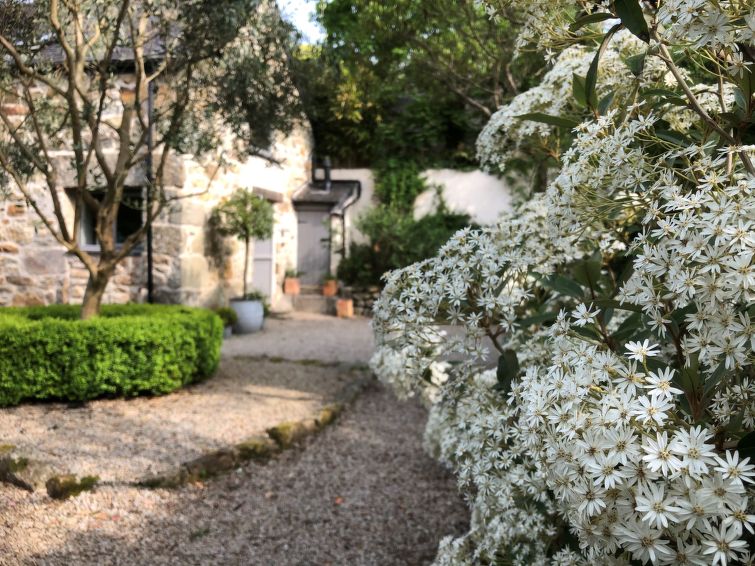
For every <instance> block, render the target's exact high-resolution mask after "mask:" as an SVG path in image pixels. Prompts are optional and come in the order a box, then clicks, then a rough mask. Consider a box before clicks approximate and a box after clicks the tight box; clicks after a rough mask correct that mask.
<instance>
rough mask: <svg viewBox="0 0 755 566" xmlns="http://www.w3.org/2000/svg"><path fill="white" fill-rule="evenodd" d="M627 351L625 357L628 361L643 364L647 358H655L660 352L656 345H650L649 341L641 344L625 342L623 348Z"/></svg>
mask: <svg viewBox="0 0 755 566" xmlns="http://www.w3.org/2000/svg"><path fill="white" fill-rule="evenodd" d="M625 348H626V350H627V357H628V358H629V359H630V360H637V361H638V362H641V363H645V360H646V359H647V358H651V357H653V356H657V355H658V354H659V353H660V351H659V350H658V349H657V348H658V345H657V344H652V345H651V344H650V340H647V339H645V340H643V341H642V342H627V344H626V346H625Z"/></svg>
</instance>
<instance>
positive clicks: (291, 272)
mask: <svg viewBox="0 0 755 566" xmlns="http://www.w3.org/2000/svg"><path fill="white" fill-rule="evenodd" d="M300 275H301V273H299V272H298V271H296V270H295V269H287V270H286V277H285V279H283V292H284V293H285V294H286V295H298V294H299V293H301V285H299V276H300Z"/></svg>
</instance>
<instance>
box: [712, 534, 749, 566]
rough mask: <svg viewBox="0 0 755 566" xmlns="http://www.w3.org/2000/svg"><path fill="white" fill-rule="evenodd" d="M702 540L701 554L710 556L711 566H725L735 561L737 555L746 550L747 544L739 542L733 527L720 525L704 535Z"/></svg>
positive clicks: (742, 541)
mask: <svg viewBox="0 0 755 566" xmlns="http://www.w3.org/2000/svg"><path fill="white" fill-rule="evenodd" d="M704 536H705V538H703V553H704V554H708V555H710V554H712V555H713V561H712V562H711V564H713V565H715V564H722V565H723V566H726V565H727V564H729V563H730V561H731V560H736V559H737V557H738V554H737V553H742V552H745V551H746V550H747V542H746V541H744V540H739V532H738V529H737V527H736V526H734V525H729V526H727V525H723V524H722V525H720V526H719V527H718V528H714V529H712V530H711V531H710V533H706V534H705V535H704Z"/></svg>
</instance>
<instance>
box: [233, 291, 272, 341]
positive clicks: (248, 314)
mask: <svg viewBox="0 0 755 566" xmlns="http://www.w3.org/2000/svg"><path fill="white" fill-rule="evenodd" d="M231 308H232V309H233V310H234V311H235V312H236V314H237V315H238V317H239V321H238V322H237V323H236V325H235V326H234V327H233V332H234V333H235V334H249V333H250V332H257V331H258V330H261V329H262V324H263V323H264V321H265V310H264V309H263V307H262V301H242V300H240V299H231Z"/></svg>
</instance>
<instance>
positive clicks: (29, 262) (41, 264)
mask: <svg viewBox="0 0 755 566" xmlns="http://www.w3.org/2000/svg"><path fill="white" fill-rule="evenodd" d="M59 196H60V198H61V202H63V203H64V204H65V203H66V200H64V199H67V197H66V195H65V194H61V195H59ZM67 208H68V209H70V208H71V207H67ZM66 212H67V213H68V214H67V215H68V216H69V217H70V215H72V213H73V211H72V210H66ZM88 277H89V273H88V272H87V270H86V269H85V268H84V266H83V264H82V263H81V261H79V259H78V258H76V257H75V256H73V255H71V254H69V253H67V252H66V250H65V248H63V247H62V246H61V245H60V244H58V242H57V241H56V240H55V239H54V238H53V237H52V235H51V234H50V233H49V232H48V230H47V228H46V227H45V226H44V225H42V223H41V222H40V220H39V218H38V217H37V215H36V213H35V212H34V211H33V210H31V209H30V207H28V206H27V204H26V203H25V202H24V201H23V200H14V199H11V200H7V201H5V202H0V305H9V306H27V305H28V306H31V305H46V304H53V303H79V302H81V299H82V298H83V296H84V289H85V288H86V283H87V279H88ZM143 279H144V277H143V269H142V266H141V258H139V257H129V258H127V259H126V260H125V261H124V262H123V263H122V264H121V265H120V266H119V268H118V270H117V272H116V274H115V276H114V277H113V279H112V280H111V283H110V285H109V286H108V289H107V293H106V295H105V301H106V302H112V303H125V302H129V301H139V300H140V299H141V298H142V295H143V292H142V287H143V283H142V280H143Z"/></svg>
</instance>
